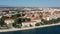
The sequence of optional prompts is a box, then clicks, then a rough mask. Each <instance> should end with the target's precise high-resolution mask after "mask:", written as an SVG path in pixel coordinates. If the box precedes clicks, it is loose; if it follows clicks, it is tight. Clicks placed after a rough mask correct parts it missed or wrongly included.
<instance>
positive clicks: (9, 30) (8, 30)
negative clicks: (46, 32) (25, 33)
mask: <svg viewBox="0 0 60 34" xmlns="http://www.w3.org/2000/svg"><path fill="white" fill-rule="evenodd" d="M57 25H60V23H56V24H49V25H41V26H35V27H27V28H11V29H5V30H0V32H11V31H19V30H29V29H35V28H44V27H49V26H57Z"/></svg>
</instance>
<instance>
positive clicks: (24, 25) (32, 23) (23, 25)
mask: <svg viewBox="0 0 60 34" xmlns="http://www.w3.org/2000/svg"><path fill="white" fill-rule="evenodd" d="M36 23H37V22H35V21H33V22H22V27H30V25H32V26H35V24H36Z"/></svg>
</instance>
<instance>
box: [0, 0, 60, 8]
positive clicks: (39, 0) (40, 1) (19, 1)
mask: <svg viewBox="0 0 60 34" xmlns="http://www.w3.org/2000/svg"><path fill="white" fill-rule="evenodd" d="M0 5H6V6H16V7H60V0H0Z"/></svg>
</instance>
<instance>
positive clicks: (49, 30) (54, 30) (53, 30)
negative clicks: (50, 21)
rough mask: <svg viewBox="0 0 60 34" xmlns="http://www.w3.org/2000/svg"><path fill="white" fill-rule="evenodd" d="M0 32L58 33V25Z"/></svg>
mask: <svg viewBox="0 0 60 34" xmlns="http://www.w3.org/2000/svg"><path fill="white" fill-rule="evenodd" d="M0 34H60V25H58V26H49V27H43V28H35V29H29V30H20V31H11V32H0Z"/></svg>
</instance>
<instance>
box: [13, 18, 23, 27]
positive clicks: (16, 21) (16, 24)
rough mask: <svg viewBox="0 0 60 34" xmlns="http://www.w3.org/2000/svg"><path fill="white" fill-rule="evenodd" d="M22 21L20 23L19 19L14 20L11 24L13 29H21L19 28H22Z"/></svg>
mask: <svg viewBox="0 0 60 34" xmlns="http://www.w3.org/2000/svg"><path fill="white" fill-rule="evenodd" d="M21 23H22V21H21V18H19V19H15V21H14V23H13V27H17V28H19V27H20V28H21V26H22V24H21Z"/></svg>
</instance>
